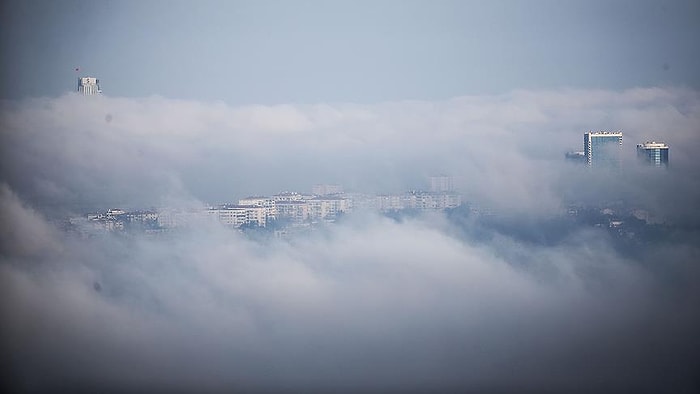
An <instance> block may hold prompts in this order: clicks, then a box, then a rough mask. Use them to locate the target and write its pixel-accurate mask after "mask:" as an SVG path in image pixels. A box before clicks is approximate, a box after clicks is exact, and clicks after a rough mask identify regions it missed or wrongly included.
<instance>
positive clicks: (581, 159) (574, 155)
mask: <svg viewBox="0 0 700 394" xmlns="http://www.w3.org/2000/svg"><path fill="white" fill-rule="evenodd" d="M564 157H565V158H566V160H568V161H570V162H572V163H585V162H586V154H585V152H580V151H577V152H566V154H565V155H564Z"/></svg>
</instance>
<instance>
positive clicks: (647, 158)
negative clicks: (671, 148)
mask: <svg viewBox="0 0 700 394" xmlns="http://www.w3.org/2000/svg"><path fill="white" fill-rule="evenodd" d="M637 157H638V158H639V159H640V160H641V161H642V162H644V163H647V164H649V165H651V166H654V167H668V145H666V144H665V143H663V142H653V141H652V142H645V143H643V144H637Z"/></svg>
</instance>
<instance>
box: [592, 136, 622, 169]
mask: <svg viewBox="0 0 700 394" xmlns="http://www.w3.org/2000/svg"><path fill="white" fill-rule="evenodd" d="M583 153H584V155H585V157H586V164H588V165H589V166H592V167H608V168H619V167H620V163H621V161H622V132H621V131H589V132H587V133H584V134H583Z"/></svg>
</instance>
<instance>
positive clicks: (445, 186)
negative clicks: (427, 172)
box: [430, 175, 454, 193]
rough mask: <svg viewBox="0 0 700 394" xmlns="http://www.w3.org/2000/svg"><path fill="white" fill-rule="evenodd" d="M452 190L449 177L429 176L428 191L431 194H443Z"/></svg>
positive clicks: (451, 181)
mask: <svg viewBox="0 0 700 394" xmlns="http://www.w3.org/2000/svg"><path fill="white" fill-rule="evenodd" d="M453 190H454V181H453V179H452V177H451V176H445V175H440V176H431V177H430V191H431V192H433V193H445V192H451V191H453Z"/></svg>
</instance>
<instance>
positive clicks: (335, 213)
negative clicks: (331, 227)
mask: <svg viewBox="0 0 700 394" xmlns="http://www.w3.org/2000/svg"><path fill="white" fill-rule="evenodd" d="M307 203H308V206H309V208H308V209H309V217H310V218H311V219H312V220H331V221H332V220H335V219H337V218H338V217H339V216H340V215H342V214H344V213H347V212H349V210H350V203H349V200H348V199H347V198H343V197H315V198H312V199H310V200H308V201H307Z"/></svg>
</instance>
